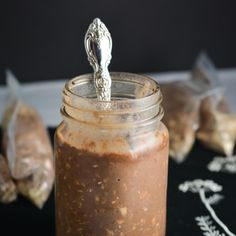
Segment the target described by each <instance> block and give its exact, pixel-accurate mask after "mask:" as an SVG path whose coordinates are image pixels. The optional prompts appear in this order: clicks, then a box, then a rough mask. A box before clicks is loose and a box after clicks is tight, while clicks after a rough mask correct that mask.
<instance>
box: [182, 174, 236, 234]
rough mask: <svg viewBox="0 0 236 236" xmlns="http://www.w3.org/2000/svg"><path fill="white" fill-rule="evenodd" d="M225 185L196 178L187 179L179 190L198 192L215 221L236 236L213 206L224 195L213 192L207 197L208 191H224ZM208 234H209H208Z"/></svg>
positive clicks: (228, 232) (227, 232)
mask: <svg viewBox="0 0 236 236" xmlns="http://www.w3.org/2000/svg"><path fill="white" fill-rule="evenodd" d="M222 189H223V187H222V186H221V185H219V184H217V183H215V182H214V181H212V180H201V179H195V180H193V181H185V182H184V183H182V184H180V185H179V190H180V191H182V192H184V193H185V192H188V191H189V192H192V193H198V194H199V196H200V199H201V201H202V203H203V204H204V206H205V207H206V209H207V210H208V212H209V213H210V215H211V217H212V218H213V219H214V220H215V222H216V223H217V224H218V225H219V226H220V227H221V228H222V229H223V230H224V231H225V233H226V234H227V235H229V236H236V235H235V234H233V233H232V232H231V231H230V230H229V229H228V227H227V226H226V225H225V224H224V223H223V222H222V221H221V220H220V219H219V217H218V216H217V215H216V213H215V211H214V209H213V208H212V205H213V204H216V203H217V202H219V200H221V199H222V196H221V195H219V194H213V195H212V196H210V197H209V198H207V197H206V193H207V192H213V193H216V192H220V191H222ZM206 235H207V234H206Z"/></svg>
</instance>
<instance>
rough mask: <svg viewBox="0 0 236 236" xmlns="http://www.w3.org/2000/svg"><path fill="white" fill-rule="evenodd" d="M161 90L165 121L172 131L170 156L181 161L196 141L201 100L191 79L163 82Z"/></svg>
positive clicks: (170, 131)
mask: <svg viewBox="0 0 236 236" xmlns="http://www.w3.org/2000/svg"><path fill="white" fill-rule="evenodd" d="M161 91H162V94H163V97H164V99H163V103H162V105H163V108H164V111H165V115H164V118H163V122H164V124H165V125H166V126H167V128H168V130H169V133H170V156H171V158H172V159H174V160H175V161H176V162H177V163H181V162H183V161H184V160H185V158H186V157H187V155H188V154H189V152H190V151H191V149H192V146H193V144H194V142H195V138H196V135H195V132H196V130H197V129H198V127H199V112H198V111H199V104H200V100H199V99H198V93H197V91H196V90H195V88H194V84H192V83H191V81H188V82H186V81H180V82H171V83H168V84H162V85H161Z"/></svg>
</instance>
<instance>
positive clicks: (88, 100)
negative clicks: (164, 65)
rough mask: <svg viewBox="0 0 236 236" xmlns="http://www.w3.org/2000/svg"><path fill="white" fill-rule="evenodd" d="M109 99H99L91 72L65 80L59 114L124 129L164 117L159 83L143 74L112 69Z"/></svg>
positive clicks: (93, 123)
mask: <svg viewBox="0 0 236 236" xmlns="http://www.w3.org/2000/svg"><path fill="white" fill-rule="evenodd" d="M111 78H112V85H111V101H109V102H104V101H98V100H97V98H96V89H95V87H94V80H93V75H92V74H85V75H81V76H78V77H75V78H74V79H72V80H70V81H68V82H67V83H66V85H65V87H64V90H63V105H62V108H61V113H62V115H63V117H64V119H73V120H74V121H78V122H81V123H85V124H88V125H96V126H103V127H114V128H125V127H130V126H145V125H148V124H150V123H153V122H156V121H157V120H158V121H160V120H161V119H162V117H163V114H164V112H163V109H162V107H161V105H160V104H161V101H162V94H161V91H160V87H159V85H158V83H157V82H156V81H154V80H152V79H151V78H149V77H147V76H143V75H137V74H131V73H124V72H112V73H111Z"/></svg>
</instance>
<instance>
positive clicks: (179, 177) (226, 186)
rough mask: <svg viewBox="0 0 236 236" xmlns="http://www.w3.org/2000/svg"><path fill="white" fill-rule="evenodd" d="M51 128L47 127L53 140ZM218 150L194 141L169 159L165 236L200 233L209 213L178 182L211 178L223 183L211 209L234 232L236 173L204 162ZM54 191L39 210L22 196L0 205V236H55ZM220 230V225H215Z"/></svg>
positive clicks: (209, 159) (195, 197)
mask: <svg viewBox="0 0 236 236" xmlns="http://www.w3.org/2000/svg"><path fill="white" fill-rule="evenodd" d="M53 133H54V129H50V135H51V138H52V139H53ZM216 155H218V154H217V153H214V152H211V151H209V150H207V149H206V148H204V147H203V146H202V145H201V144H200V143H198V142H196V143H195V145H194V147H193V150H192V151H191V153H190V155H189V157H188V158H187V160H186V161H185V162H184V163H183V164H181V165H178V164H176V163H174V162H173V161H172V160H170V162H169V181H168V204H167V233H166V236H195V235H203V232H202V231H201V230H200V228H199V226H197V224H196V221H195V217H197V216H206V215H208V212H207V210H206V209H205V207H204V206H203V204H202V203H201V201H200V198H199V197H198V196H197V194H192V193H185V194H184V193H182V192H180V191H179V190H178V186H179V184H180V183H182V182H184V181H186V180H193V179H199V178H200V179H210V180H213V181H214V182H216V183H218V184H220V185H222V186H223V191H222V192H221V194H222V195H224V199H223V200H222V201H221V202H220V203H219V204H218V205H216V206H214V209H215V211H216V214H217V215H218V216H219V218H220V219H221V220H222V221H223V222H224V223H225V224H226V225H227V226H228V228H229V229H230V230H231V232H234V233H236V174H234V175H233V174H228V173H213V172H210V171H208V170H207V168H206V166H207V164H208V163H209V162H210V161H211V160H212V158H213V157H214V156H216ZM54 209H55V206H54V194H53V193H52V194H51V196H50V198H49V200H48V201H47V203H46V204H45V206H44V207H43V209H42V210H38V209H37V208H36V207H34V206H33V205H32V204H31V203H30V202H28V201H27V200H25V199H24V198H22V197H19V198H18V200H17V201H16V202H14V203H12V204H9V205H3V204H0V235H1V236H14V235H22V236H23V235H24V236H42V235H43V236H54V235H55V221H54ZM217 229H219V230H220V228H217Z"/></svg>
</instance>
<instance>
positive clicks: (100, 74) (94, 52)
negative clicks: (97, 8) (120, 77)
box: [84, 18, 112, 101]
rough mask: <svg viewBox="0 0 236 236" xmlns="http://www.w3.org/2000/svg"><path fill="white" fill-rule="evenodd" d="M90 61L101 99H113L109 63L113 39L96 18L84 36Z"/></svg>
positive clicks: (97, 92) (99, 98)
mask: <svg viewBox="0 0 236 236" xmlns="http://www.w3.org/2000/svg"><path fill="white" fill-rule="evenodd" d="M84 45H85V50H86V52H87V55H88V61H89V63H90V65H91V66H92V67H93V70H94V85H95V87H96V94H97V99H98V100H99V101H110V100H111V77H110V74H109V71H108V65H109V63H110V61H111V49H112V39H111V35H110V33H109V31H108V29H107V27H106V26H105V25H104V24H103V23H102V22H101V20H100V19H98V18H96V19H94V20H93V23H92V24H90V26H89V28H88V30H87V33H86V35H85V38H84Z"/></svg>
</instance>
